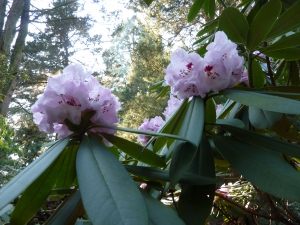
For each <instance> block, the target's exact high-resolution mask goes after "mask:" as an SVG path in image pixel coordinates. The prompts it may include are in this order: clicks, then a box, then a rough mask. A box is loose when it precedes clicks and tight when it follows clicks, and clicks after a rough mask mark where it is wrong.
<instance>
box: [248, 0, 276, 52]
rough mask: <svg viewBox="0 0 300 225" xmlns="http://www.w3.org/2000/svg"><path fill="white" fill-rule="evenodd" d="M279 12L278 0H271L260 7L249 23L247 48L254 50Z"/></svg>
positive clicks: (263, 38)
mask: <svg viewBox="0 0 300 225" xmlns="http://www.w3.org/2000/svg"><path fill="white" fill-rule="evenodd" d="M280 12H281V2H280V0H271V1H269V2H268V3H266V4H264V5H263V6H262V7H261V9H260V10H259V12H258V13H257V14H256V16H255V17H254V19H253V21H252V23H251V25H250V30H249V33H248V39H247V44H246V45H247V48H248V49H249V50H251V51H252V50H254V49H255V48H256V47H257V46H258V45H259V44H260V43H261V42H263V41H264V40H265V38H266V36H267V35H268V33H269V31H270V30H271V28H272V26H273V24H274V23H275V21H276V19H277V17H278V16H279V14H280Z"/></svg>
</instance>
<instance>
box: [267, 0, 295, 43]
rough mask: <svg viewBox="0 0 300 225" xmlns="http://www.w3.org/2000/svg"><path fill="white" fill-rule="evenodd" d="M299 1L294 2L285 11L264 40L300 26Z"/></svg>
mask: <svg viewBox="0 0 300 225" xmlns="http://www.w3.org/2000/svg"><path fill="white" fill-rule="evenodd" d="M299 15H300V1H296V2H295V3H294V4H293V5H292V6H291V7H290V8H289V9H288V10H286V11H285V12H284V13H283V14H282V15H281V16H280V17H279V18H278V19H277V21H276V22H275V24H274V25H273V27H272V29H271V30H270V32H269V33H268V35H267V37H266V39H267V40H270V39H272V38H275V37H278V36H279V35H282V34H285V33H287V32H288V31H291V30H294V29H296V28H297V27H299V26H300V20H299Z"/></svg>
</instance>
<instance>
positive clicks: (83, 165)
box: [76, 137, 148, 225]
mask: <svg viewBox="0 0 300 225" xmlns="http://www.w3.org/2000/svg"><path fill="white" fill-rule="evenodd" d="M76 170H77V176H78V184H79V190H80V193H81V197H82V201H83V205H84V208H85V210H86V212H87V214H88V216H89V219H90V220H91V221H92V222H93V224H124V225H125V224H128V225H142V224H148V212H147V206H146V204H145V202H144V199H143V198H142V196H141V194H140V192H139V190H138V188H137V186H136V184H135V183H134V182H133V180H132V179H131V177H130V176H129V174H128V173H127V171H126V170H125V169H124V167H123V166H122V165H121V164H120V162H119V161H118V159H116V157H115V156H114V155H113V154H112V153H111V152H110V151H109V150H108V149H107V148H106V147H105V146H103V145H102V144H100V143H99V142H97V141H96V140H94V139H92V138H89V137H84V139H83V141H82V142H81V144H80V146H79V149H78V152H77V157H76ZM133 215H134V216H133Z"/></svg>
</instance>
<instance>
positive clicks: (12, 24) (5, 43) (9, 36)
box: [0, 0, 25, 55]
mask: <svg viewBox="0 0 300 225" xmlns="http://www.w3.org/2000/svg"><path fill="white" fill-rule="evenodd" d="M24 2H25V1H24V0H14V1H13V3H12V6H11V9H10V10H9V14H8V16H7V20H6V23H5V28H4V31H3V34H2V36H1V39H0V53H2V54H4V55H9V52H10V47H11V44H12V41H13V38H14V34H15V30H16V25H17V22H18V20H19V19H20V16H21V14H22V11H23V7H24Z"/></svg>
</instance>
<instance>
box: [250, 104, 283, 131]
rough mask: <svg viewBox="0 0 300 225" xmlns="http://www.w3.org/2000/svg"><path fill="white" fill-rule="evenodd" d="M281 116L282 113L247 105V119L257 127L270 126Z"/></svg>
mask: <svg viewBox="0 0 300 225" xmlns="http://www.w3.org/2000/svg"><path fill="white" fill-rule="evenodd" d="M281 117H282V113H277V112H272V111H268V110H263V109H259V108H255V107H251V106H249V120H250V122H251V124H252V125H253V126H254V127H255V128H257V129H264V128H271V127H272V126H273V125H274V123H276V122H277V121H278V120H280V119H281Z"/></svg>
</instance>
